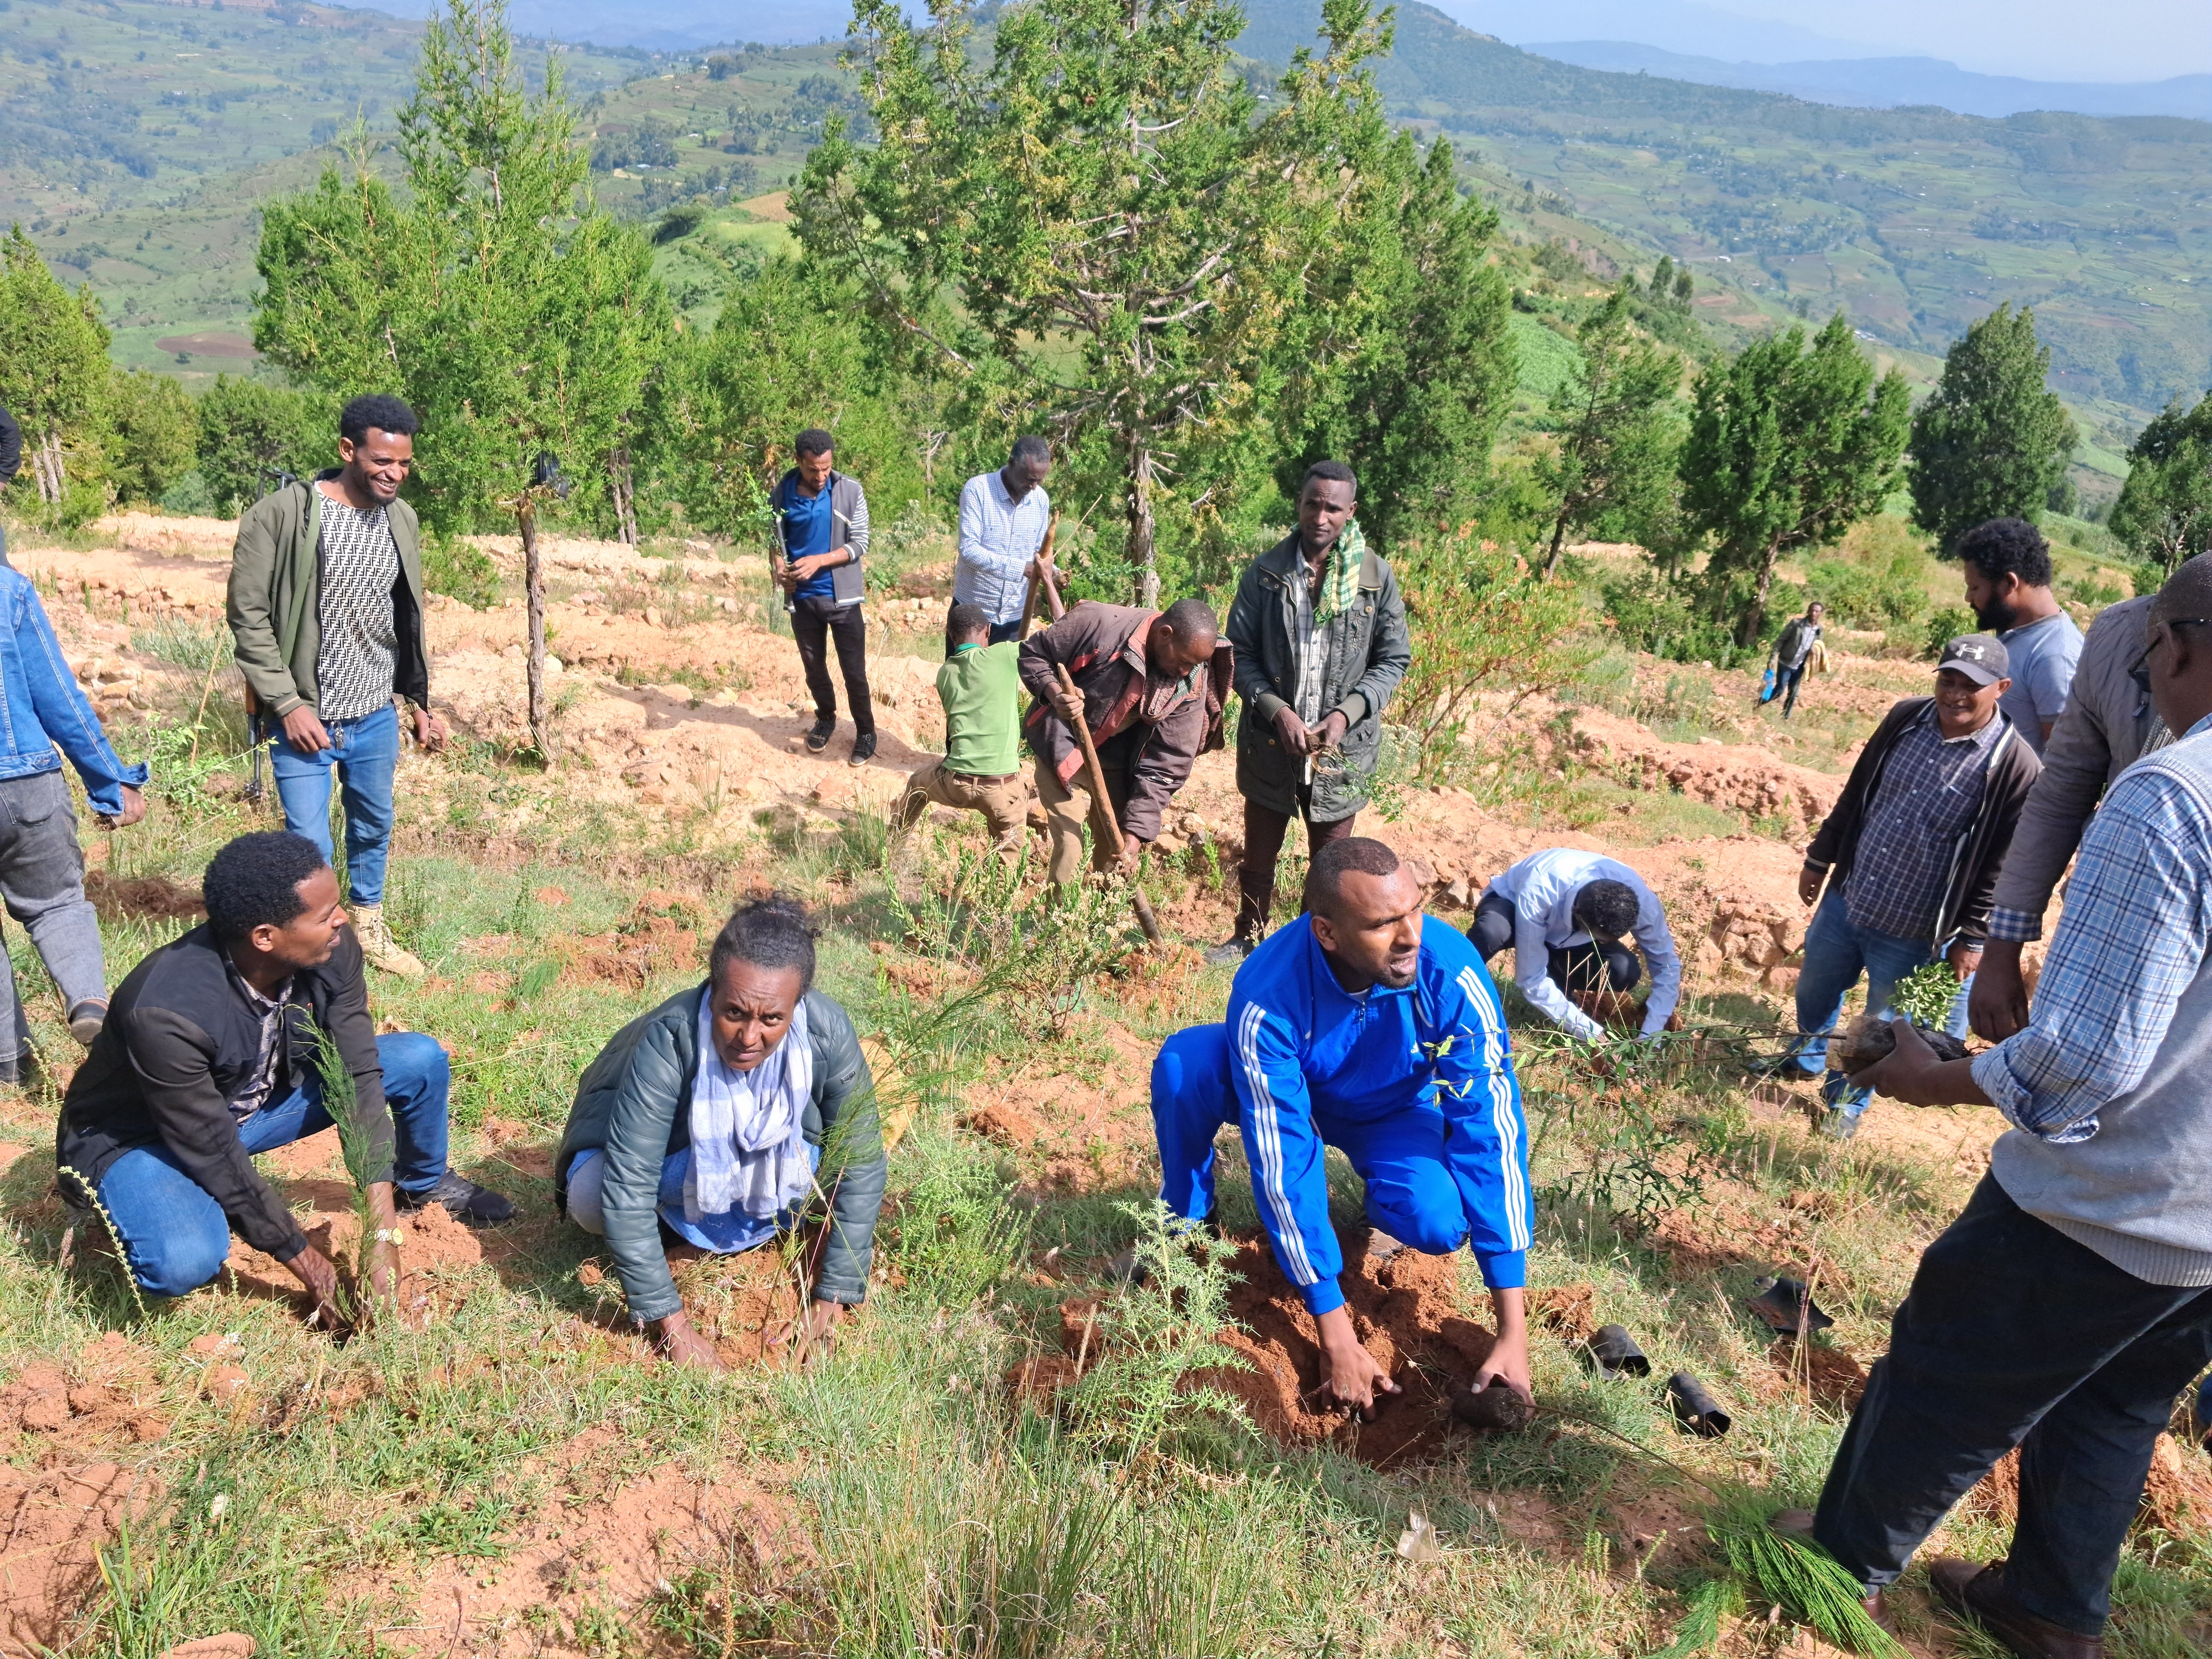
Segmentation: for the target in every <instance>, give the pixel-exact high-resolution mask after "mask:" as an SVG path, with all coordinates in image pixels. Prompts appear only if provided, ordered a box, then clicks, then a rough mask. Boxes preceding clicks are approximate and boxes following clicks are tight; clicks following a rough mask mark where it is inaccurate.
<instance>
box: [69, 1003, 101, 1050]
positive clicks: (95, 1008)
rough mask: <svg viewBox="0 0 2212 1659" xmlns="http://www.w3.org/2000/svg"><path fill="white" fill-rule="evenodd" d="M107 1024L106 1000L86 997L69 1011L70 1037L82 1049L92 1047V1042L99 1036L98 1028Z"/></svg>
mask: <svg viewBox="0 0 2212 1659" xmlns="http://www.w3.org/2000/svg"><path fill="white" fill-rule="evenodd" d="M105 1024H107V999H106V997H87V998H86V999H85V1000H83V1001H82V1002H80V1003H77V1004H76V1005H74V1006H72V1007H71V1008H70V1011H69V1028H70V1036H73V1037H75V1038H76V1040H77V1042H79V1043H80V1044H82V1046H83V1047H85V1048H91V1047H92V1040H93V1039H94V1037H96V1036H99V1035H100V1027H101V1026H103V1025H105Z"/></svg>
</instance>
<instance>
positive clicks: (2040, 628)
mask: <svg viewBox="0 0 2212 1659" xmlns="http://www.w3.org/2000/svg"><path fill="white" fill-rule="evenodd" d="M1959 562H1960V565H1961V566H1962V567H1963V568H1965V570H1966V603H1967V605H1969V606H1971V607H1972V610H1973V613H1974V622H1975V623H1976V625H1977V626H1978V627H1981V628H1984V629H1988V630H1989V631H1990V633H1992V634H1995V635H1996V636H1997V638H1999V639H2000V640H2002V641H2004V648H2005V653H2006V655H2007V657H2008V659H2010V660H2011V663H2012V690H2009V691H2008V692H2006V693H2005V694H2004V696H2003V697H2002V699H2001V700H2000V701H1999V704H1998V706H1999V707H2000V708H2002V709H2003V710H2004V712H2005V718H2006V719H2008V720H2010V721H2011V722H2012V723H2013V724H2014V726H2017V727H2018V728H2019V730H2020V735H2021V738H2023V739H2024V740H2025V741H2026V742H2027V746H2028V747H2029V748H2030V749H2033V750H2035V752H2036V753H2037V754H2038V755H2041V754H2042V753H2043V745H2044V744H2045V743H2047V742H2049V741H2050V740H2051V728H2052V727H2054V726H2057V723H2058V717H2059V716H2060V715H2061V714H2064V713H2065V712H2066V694H2067V691H2068V690H2069V688H2070V687H2071V686H2072V685H2073V684H2074V668H2075V664H2076V663H2078V662H2080V661H2081V629H2078V628H2076V627H2075V625H2074V618H2073V617H2069V616H2068V615H2067V614H2066V612H2065V611H2064V609H2063V607H2062V606H2061V605H2059V603H2058V600H2057V597H2056V596H2054V595H2053V594H2052V592H2051V544H2049V543H2048V542H2046V541H2045V540H2044V539H2043V533H2042V532H2040V531H2039V530H2038V529H2036V527H2035V526H2033V525H2032V524H2029V523H2028V522H2027V520H2023V519H1991V520H1990V521H1989V522H1988V523H1986V524H1978V525H1976V526H1974V527H1973V528H1972V530H1969V531H1968V532H1966V534H1965V535H1964V536H1962V537H1960V538H1959Z"/></svg>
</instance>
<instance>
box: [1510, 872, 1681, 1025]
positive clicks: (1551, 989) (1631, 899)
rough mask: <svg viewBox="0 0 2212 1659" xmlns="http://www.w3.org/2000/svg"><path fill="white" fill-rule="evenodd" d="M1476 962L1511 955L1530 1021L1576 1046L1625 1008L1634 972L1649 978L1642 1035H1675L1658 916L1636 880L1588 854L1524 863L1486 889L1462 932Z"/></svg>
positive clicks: (1670, 955)
mask: <svg viewBox="0 0 2212 1659" xmlns="http://www.w3.org/2000/svg"><path fill="white" fill-rule="evenodd" d="M1467 934H1468V938H1469V939H1473V940H1474V948H1475V949H1476V950H1477V951H1480V953H1481V955H1482V957H1483V959H1484V960H1485V961H1488V960H1490V959H1491V958H1492V957H1495V956H1497V955H1498V953H1499V952H1500V951H1504V949H1505V947H1506V946H1507V945H1511V946H1512V947H1513V977H1514V981H1515V982H1516V984H1518V985H1519V986H1520V987H1521V994H1522V996H1524V997H1526V998H1527V999H1528V1002H1529V1004H1530V1006H1533V1007H1534V1009H1535V1010H1536V1011H1537V1012H1539V1013H1541V1014H1542V1015H1543V1016H1544V1017H1545V1018H1547V1019H1548V1020H1550V1021H1551V1022H1552V1023H1553V1024H1554V1025H1557V1026H1559V1027H1560V1028H1561V1029H1562V1030H1565V1031H1567V1032H1568V1033H1569V1034H1571V1036H1577V1037H1580V1038H1581V1039H1582V1040H1583V1042H1598V1041H1600V1040H1601V1039H1602V1038H1603V1037H1604V1036H1605V1028H1604V1026H1603V1025H1602V1024H1600V1022H1599V1020H1598V1019H1596V1018H1592V1015H1593V1012H1595V1013H1597V1014H1603V1013H1605V1012H1607V1010H1608V1009H1610V1008H1613V1007H1618V1006H1624V1005H1625V1004H1626V997H1627V994H1628V993H1629V992H1630V991H1632V990H1633V989H1634V988H1635V987H1636V982H1637V981H1638V980H1639V979H1640V978H1642V977H1643V968H1642V966H1641V965H1640V964H1639V963H1638V962H1637V959H1636V953H1635V951H1631V950H1630V949H1629V948H1628V945H1627V944H1626V939H1628V938H1629V936H1630V935H1633V936H1634V938H1635V941H1636V945H1637V947H1638V949H1639V950H1641V951H1643V953H1644V962H1645V963H1649V964H1650V969H1651V994H1650V997H1649V998H1648V999H1647V1000H1645V1002H1644V1036H1647V1037H1650V1036H1657V1035H1658V1034H1659V1033H1660V1032H1661V1031H1663V1030H1680V1029H1681V1022H1680V1019H1679V1018H1676V1016H1675V1013H1674V1006H1675V1004H1676V1003H1678V1002H1679V1001H1680V1000H1681V995H1682V958H1681V955H1680V952H1679V951H1676V950H1675V948H1674V934H1673V933H1669V932H1668V928H1667V914H1666V912H1665V911H1664V910H1663V909H1662V908H1660V904H1659V900H1658V898H1657V896H1656V895H1654V894H1653V892H1652V891H1651V890H1650V888H1649V887H1647V886H1645V885H1644V878H1643V877H1641V876H1639V875H1638V874H1637V873H1636V872H1635V871H1633V870H1632V869H1630V868H1629V867H1628V866H1626V865H1625V864H1622V863H1620V861H1618V860H1613V859H1609V858H1607V857H1605V856H1604V855H1603V854H1598V853H1583V852H1577V850H1576V849H1575V848H1571V847H1554V848H1549V849H1547V851H1544V852H1541V853H1531V854H1529V855H1528V857H1527V858H1525V859H1522V860H1521V862H1520V863H1518V864H1516V865H1515V866H1513V867H1512V868H1511V869H1510V870H1508V871H1506V872H1504V874H1503V875H1501V876H1498V878H1495V879H1494V880H1492V882H1491V884H1490V885H1489V887H1488V888H1487V889H1486V890H1484V893H1483V895H1482V902H1480V904H1478V905H1476V906H1475V909H1474V925H1473V926H1471V927H1468V930H1467Z"/></svg>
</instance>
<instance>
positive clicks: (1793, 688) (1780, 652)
mask: <svg viewBox="0 0 2212 1659" xmlns="http://www.w3.org/2000/svg"><path fill="white" fill-rule="evenodd" d="M1826 614H1827V607H1826V606H1825V605H1822V604H1821V603H1820V600H1818V599H1815V600H1814V601H1813V602H1812V603H1811V604H1810V605H1807V606H1806V607H1805V614H1804V615H1803V616H1802V617H1791V618H1790V620H1789V621H1788V622H1786V623H1783V625H1782V631H1781V632H1780V633H1779V634H1778V635H1775V636H1774V690H1772V691H1771V692H1770V693H1769V694H1768V696H1767V699H1766V700H1767V701H1768V702H1780V703H1781V705H1782V718H1783V719H1784V720H1788V719H1789V718H1790V715H1792V714H1796V712H1797V693H1798V690H1799V689H1800V688H1801V687H1802V686H1803V684H1805V676H1806V675H1807V674H1808V673H1825V672H1826V671H1827V663H1828V647H1826V645H1824V644H1822V643H1821V642H1820V619H1821V618H1822V617H1825V616H1826Z"/></svg>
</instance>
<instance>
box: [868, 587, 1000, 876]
mask: <svg viewBox="0 0 2212 1659" xmlns="http://www.w3.org/2000/svg"><path fill="white" fill-rule="evenodd" d="M990 635H991V623H990V620H989V619H988V618H987V617H985V616H984V614H983V612H982V610H981V607H979V606H976V605H954V606H953V607H952V614H951V617H949V618H948V619H947V620H946V622H945V666H944V667H942V668H940V669H939V670H938V671H937V700H938V702H939V703H941V704H943V705H944V708H945V758H944V759H943V760H940V761H933V762H932V763H930V764H928V765H927V766H925V767H923V768H921V769H920V770H919V771H917V772H915V774H914V775H913V776H911V777H909V778H908V780H907V781H906V793H904V794H903V795H902V796H901V797H900V799H899V812H898V827H899V828H900V829H911V828H912V827H913V826H914V823H915V820H916V819H918V818H919V817H921V815H922V813H923V812H924V811H927V808H928V807H929V805H930V804H931V803H932V802H935V803H936V804H937V805H939V806H950V807H952V808H953V809H955V810H956V811H963V812H981V814H982V815H983V821H984V822H985V823H987V824H988V825H989V826H990V829H991V842H992V845H993V846H994V848H997V850H998V854H999V856H1000V858H1002V859H1005V860H1006V861H1007V862H1008V863H1010V864H1011V863H1013V862H1015V861H1016V860H1018V859H1019V858H1020V857H1021V854H1022V833H1023V831H1024V829H1027V828H1028V823H1029V799H1030V796H1029V787H1028V785H1027V784H1026V783H1024V781H1023V779H1022V676H1021V666H1020V662H1019V657H1020V650H1021V647H1018V646H1017V645H1016V644H1015V643H1014V642H1013V641H1012V640H1002V641H1000V642H999V643H998V644H996V645H993V644H992V643H991V642H990Z"/></svg>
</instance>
